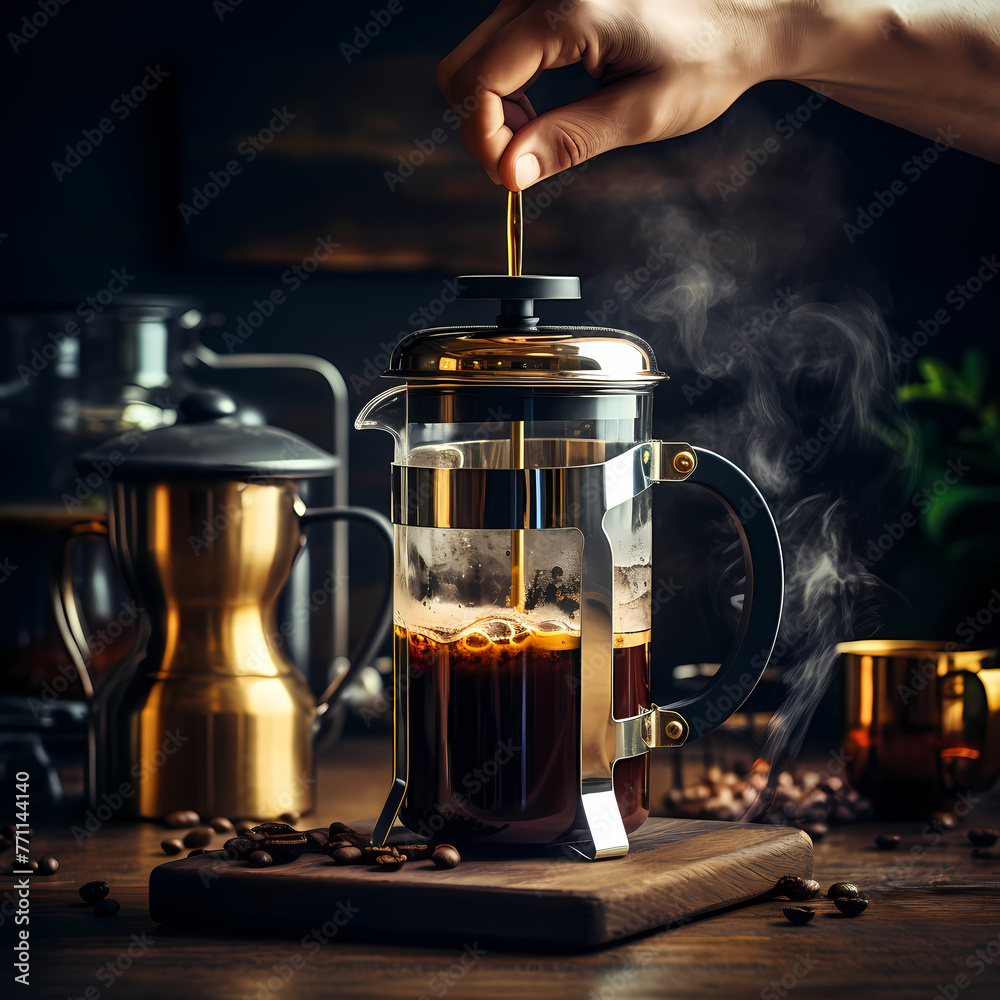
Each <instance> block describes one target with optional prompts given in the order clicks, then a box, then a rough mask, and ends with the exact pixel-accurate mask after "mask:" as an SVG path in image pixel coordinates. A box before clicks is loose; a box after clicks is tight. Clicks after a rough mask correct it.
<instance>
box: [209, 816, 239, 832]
mask: <svg viewBox="0 0 1000 1000" xmlns="http://www.w3.org/2000/svg"><path fill="white" fill-rule="evenodd" d="M208 825H209V826H210V827H211V828H212V829H213V830H214V831H215V832H216V833H232V832H233V830H234V829H235V827H234V826H233V824H232V823H230V822H229V820H228V819H226V817H225V816H216V817H215V819H210V820H209V821H208Z"/></svg>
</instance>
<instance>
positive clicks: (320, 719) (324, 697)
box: [299, 507, 393, 741]
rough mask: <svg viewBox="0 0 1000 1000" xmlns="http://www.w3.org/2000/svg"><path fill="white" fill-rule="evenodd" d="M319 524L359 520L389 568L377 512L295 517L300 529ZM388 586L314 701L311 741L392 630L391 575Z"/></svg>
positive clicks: (389, 537) (325, 510)
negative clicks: (364, 631)
mask: <svg viewBox="0 0 1000 1000" xmlns="http://www.w3.org/2000/svg"><path fill="white" fill-rule="evenodd" d="M320 521H360V522H363V523H365V524H368V525H371V526H372V527H373V528H376V529H377V531H378V533H379V537H380V538H381V539H382V541H384V542H385V544H386V546H387V547H388V549H389V564H390V566H391V565H392V559H393V556H392V553H393V531H392V525H391V524H390V523H389V519H388V518H387V517H385V516H384V515H382V514H379V513H378V511H374V510H369V509H368V508H367V507H313V508H310V509H309V510H306V512H305V513H304V514H302V515H301V516H300V517H299V524H300V525H301V526H302V527H303V528H308V527H309V525H311V524H316V523H318V522H320ZM388 579H389V583H388V586H387V587H386V592H385V596H384V598H383V602H382V612H381V614H380V615H379V616H378V618H377V619H376V622H375V625H374V627H373V628H372V629H371V631H370V632H369V634H368V635H367V636H366V637H365V639H364V641H363V642H362V643H361V644H360V646H359V652H358V655H357V656H355V657H353V658H352V659H351V662H350V665H349V666H348V668H347V670H345V671H343V672H342V673H341V674H339V675H338V676H337V677H335V678H334V679H333V680H332V681H331V682H330V683H329V685H327V688H326V690H325V691H324V692H323V693H322V694H321V695H320V696H319V698H318V699H317V700H316V710H317V729H316V731H315V733H314V734H313V739H314V741H316V740H319V739H320V738H321V736H322V734H323V732H324V731H325V729H326V726H327V724H328V723H329V721H330V718H331V713H330V709H331V708H332V707H333V705H334V704H336V701H337V699H338V698H339V697H340V695H341V694H343V692H344V691H346V690H347V687H348V685H349V684H350V682H351V681H352V680H353V679H354V678H355V677H356V676H357V674H358V671H359V670H360V669H361V668H362V667H363V666H364V665H365V664H366V663H370V662H371V660H372V658H373V657H374V655H375V654H376V653H377V652H378V649H379V647H380V646H381V645H382V643H383V642H384V641H385V637H386V636H387V635H388V634H389V629H390V628H391V627H392V573H391V572H390V573H389V574H388Z"/></svg>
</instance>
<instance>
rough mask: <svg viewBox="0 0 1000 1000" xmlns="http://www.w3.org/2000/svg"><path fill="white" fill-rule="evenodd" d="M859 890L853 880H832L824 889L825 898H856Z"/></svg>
mask: <svg viewBox="0 0 1000 1000" xmlns="http://www.w3.org/2000/svg"><path fill="white" fill-rule="evenodd" d="M860 896H861V890H860V889H859V888H858V887H857V886H856V885H855V884H854V883H853V882H834V883H833V885H831V886H830V888H829V889H827V890H826V898H827V899H858V898H859V897H860Z"/></svg>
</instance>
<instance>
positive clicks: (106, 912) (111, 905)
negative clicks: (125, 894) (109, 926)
mask: <svg viewBox="0 0 1000 1000" xmlns="http://www.w3.org/2000/svg"><path fill="white" fill-rule="evenodd" d="M121 908H122V907H121V903H119V902H118V900H117V899H102V900H101V901H100V902H99V903H98V904H97V905H96V906H95V907H94V916H95V917H113V916H114V915H115V914H116V913H117V912H118V911H119V910H120V909H121Z"/></svg>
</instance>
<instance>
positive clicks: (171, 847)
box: [160, 837, 184, 854]
mask: <svg viewBox="0 0 1000 1000" xmlns="http://www.w3.org/2000/svg"><path fill="white" fill-rule="evenodd" d="M160 849H161V850H162V851H163V853H164V854H180V853H181V851H183V850H184V841H183V840H178V839H177V838H176V837H168V838H167V839H166V840H161V841H160Z"/></svg>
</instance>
